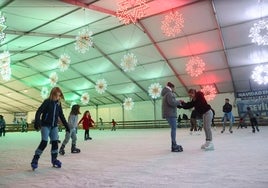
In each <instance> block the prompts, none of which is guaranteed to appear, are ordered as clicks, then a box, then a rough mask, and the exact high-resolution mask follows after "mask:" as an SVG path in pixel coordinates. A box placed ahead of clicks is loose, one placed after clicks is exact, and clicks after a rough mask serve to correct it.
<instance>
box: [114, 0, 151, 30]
mask: <svg viewBox="0 0 268 188" xmlns="http://www.w3.org/2000/svg"><path fill="white" fill-rule="evenodd" d="M117 6H118V9H117V11H116V16H117V18H118V19H119V20H120V21H122V22H123V23H124V24H126V25H127V24H129V23H131V22H132V23H134V24H135V23H136V22H137V20H139V19H141V18H143V17H144V16H145V15H146V14H145V10H146V9H147V8H149V6H148V5H147V3H146V0H117Z"/></svg>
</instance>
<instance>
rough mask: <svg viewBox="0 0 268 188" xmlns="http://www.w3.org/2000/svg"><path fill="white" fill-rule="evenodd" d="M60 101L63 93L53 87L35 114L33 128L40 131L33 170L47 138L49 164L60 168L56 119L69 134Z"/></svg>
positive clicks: (33, 160) (36, 165) (62, 98)
mask: <svg viewBox="0 0 268 188" xmlns="http://www.w3.org/2000/svg"><path fill="white" fill-rule="evenodd" d="M61 100H64V96H63V93H62V91H61V89H60V88H59V87H54V88H52V90H51V91H50V94H49V97H48V98H47V99H45V100H44V102H43V103H42V104H41V106H40V107H39V108H38V110H37V111H36V114H35V121H34V128H35V129H36V130H39V129H40V132H41V142H40V144H39V146H38V147H37V149H36V150H35V154H34V156H33V159H32V162H31V167H32V169H33V170H35V169H36V168H37V167H38V160H39V158H40V156H41V155H42V153H43V151H44V150H45V148H46V146H47V143H48V137H49V138H50V140H51V163H52V165H53V167H56V168H61V165H62V164H61V162H60V161H59V160H58V159H57V157H58V138H59V135H58V117H59V118H60V120H61V122H62V123H63V125H64V126H65V130H66V131H67V132H70V130H69V127H68V123H67V121H66V119H65V117H64V114H63V111H62V107H61Z"/></svg>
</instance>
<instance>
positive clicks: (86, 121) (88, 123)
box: [78, 110, 95, 141]
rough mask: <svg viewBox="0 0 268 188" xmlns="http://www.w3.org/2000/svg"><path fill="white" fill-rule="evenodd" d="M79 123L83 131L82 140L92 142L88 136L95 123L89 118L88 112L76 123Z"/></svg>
mask: <svg viewBox="0 0 268 188" xmlns="http://www.w3.org/2000/svg"><path fill="white" fill-rule="evenodd" d="M81 123H82V125H83V129H84V130H85V134H84V140H85V141H86V140H92V138H91V137H90V136H89V129H90V128H92V127H94V124H95V122H94V121H93V119H92V118H91V115H90V112H89V111H88V110H87V111H85V112H84V115H83V117H82V118H81V119H80V121H79V122H78V124H81Z"/></svg>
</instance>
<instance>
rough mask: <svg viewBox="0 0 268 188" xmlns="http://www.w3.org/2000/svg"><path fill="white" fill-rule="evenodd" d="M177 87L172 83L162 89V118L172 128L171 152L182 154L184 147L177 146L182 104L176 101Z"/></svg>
mask: <svg viewBox="0 0 268 188" xmlns="http://www.w3.org/2000/svg"><path fill="white" fill-rule="evenodd" d="M174 91H175V86H174V84H172V83H171V82H168V83H167V85H166V86H165V87H164V88H163V89H162V91H161V96H162V117H163V118H164V119H166V120H167V122H168V124H169V126H170V130H171V132H170V137H171V152H182V151H183V147H182V146H181V145H178V144H177V141H176V131H177V106H179V105H180V104H181V103H180V102H179V101H178V100H176V96H175V94H174Z"/></svg>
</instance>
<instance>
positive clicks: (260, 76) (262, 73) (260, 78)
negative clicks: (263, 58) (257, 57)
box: [251, 65, 268, 85]
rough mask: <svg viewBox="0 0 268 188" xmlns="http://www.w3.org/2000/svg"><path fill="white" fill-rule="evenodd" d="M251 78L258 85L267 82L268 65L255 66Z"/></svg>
mask: <svg viewBox="0 0 268 188" xmlns="http://www.w3.org/2000/svg"><path fill="white" fill-rule="evenodd" d="M251 78H252V79H253V80H254V81H255V82H257V83H258V84H260V85H261V84H263V85H266V84H268V65H259V66H257V67H255V69H254V70H253V72H252V75H251Z"/></svg>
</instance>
